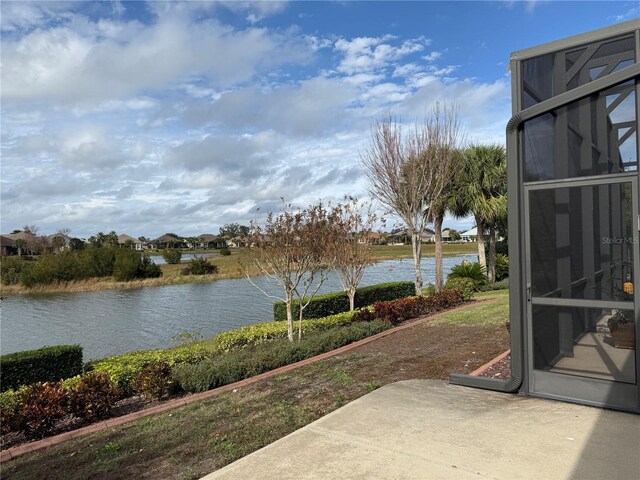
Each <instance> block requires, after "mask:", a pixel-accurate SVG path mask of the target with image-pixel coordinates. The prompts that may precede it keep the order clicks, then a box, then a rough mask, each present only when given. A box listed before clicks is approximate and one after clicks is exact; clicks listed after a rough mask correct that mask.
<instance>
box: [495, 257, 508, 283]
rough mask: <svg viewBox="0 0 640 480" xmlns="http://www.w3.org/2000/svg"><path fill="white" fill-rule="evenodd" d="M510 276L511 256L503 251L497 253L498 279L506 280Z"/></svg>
mask: <svg viewBox="0 0 640 480" xmlns="http://www.w3.org/2000/svg"><path fill="white" fill-rule="evenodd" d="M508 276H509V257H507V256H506V255H504V254H502V253H498V254H497V255H496V281H498V282H499V281H500V280H504V279H505V278H507V277H508Z"/></svg>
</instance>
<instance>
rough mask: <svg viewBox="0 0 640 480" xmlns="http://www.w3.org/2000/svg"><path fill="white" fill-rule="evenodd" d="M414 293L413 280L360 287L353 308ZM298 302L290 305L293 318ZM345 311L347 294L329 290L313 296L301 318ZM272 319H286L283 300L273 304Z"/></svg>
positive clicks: (296, 315) (295, 316) (296, 312)
mask: <svg viewBox="0 0 640 480" xmlns="http://www.w3.org/2000/svg"><path fill="white" fill-rule="evenodd" d="M415 293H416V286H415V284H414V283H413V282H390V283H380V284H378V285H371V286H369V287H361V288H358V289H357V290H356V295H355V298H354V303H355V308H362V307H368V306H369V305H371V304H373V303H374V302H376V301H385V300H395V299H396V298H403V297H410V296H411V295H415ZM299 304H300V302H299V300H294V301H293V304H292V305H291V312H292V314H293V318H294V319H297V318H298V315H299V311H300V310H299ZM347 311H349V297H347V294H346V293H345V292H331V293H325V294H323V295H316V296H314V297H313V299H312V300H311V302H310V303H309V305H307V307H306V308H305V309H304V313H303V318H306V319H308V318H322V317H326V316H328V315H335V314H336V313H341V312H347ZM273 319H274V320H275V321H281V320H286V319H287V306H286V304H285V303H284V302H276V303H275V304H274V305H273Z"/></svg>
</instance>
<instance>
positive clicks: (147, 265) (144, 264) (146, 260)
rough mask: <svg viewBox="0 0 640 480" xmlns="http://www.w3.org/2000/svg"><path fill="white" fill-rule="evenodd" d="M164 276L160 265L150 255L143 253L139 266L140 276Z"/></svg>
mask: <svg viewBox="0 0 640 480" xmlns="http://www.w3.org/2000/svg"><path fill="white" fill-rule="evenodd" d="M161 276H162V270H161V269H160V265H156V264H155V263H154V262H153V260H151V257H149V255H147V254H144V255H142V259H141V260H140V265H139V266H138V278H158V277H161Z"/></svg>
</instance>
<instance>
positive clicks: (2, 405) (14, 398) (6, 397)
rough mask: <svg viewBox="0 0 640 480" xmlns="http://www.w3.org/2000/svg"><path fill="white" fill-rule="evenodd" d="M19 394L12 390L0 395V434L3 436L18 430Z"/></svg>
mask: <svg viewBox="0 0 640 480" xmlns="http://www.w3.org/2000/svg"><path fill="white" fill-rule="evenodd" d="M20 393H21V392H19V391H18V392H15V391H13V390H8V391H6V392H2V393H0V432H1V433H2V434H3V435H4V434H7V433H9V432H17V431H19V430H20V412H19V408H20Z"/></svg>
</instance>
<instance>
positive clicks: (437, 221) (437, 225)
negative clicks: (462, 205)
mask: <svg viewBox="0 0 640 480" xmlns="http://www.w3.org/2000/svg"><path fill="white" fill-rule="evenodd" d="M442 217H443V215H436V218H434V220H433V227H434V230H435V237H436V252H435V254H436V284H435V287H436V293H438V292H441V291H442V289H443V288H444V273H443V271H442V220H443V218H442Z"/></svg>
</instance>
